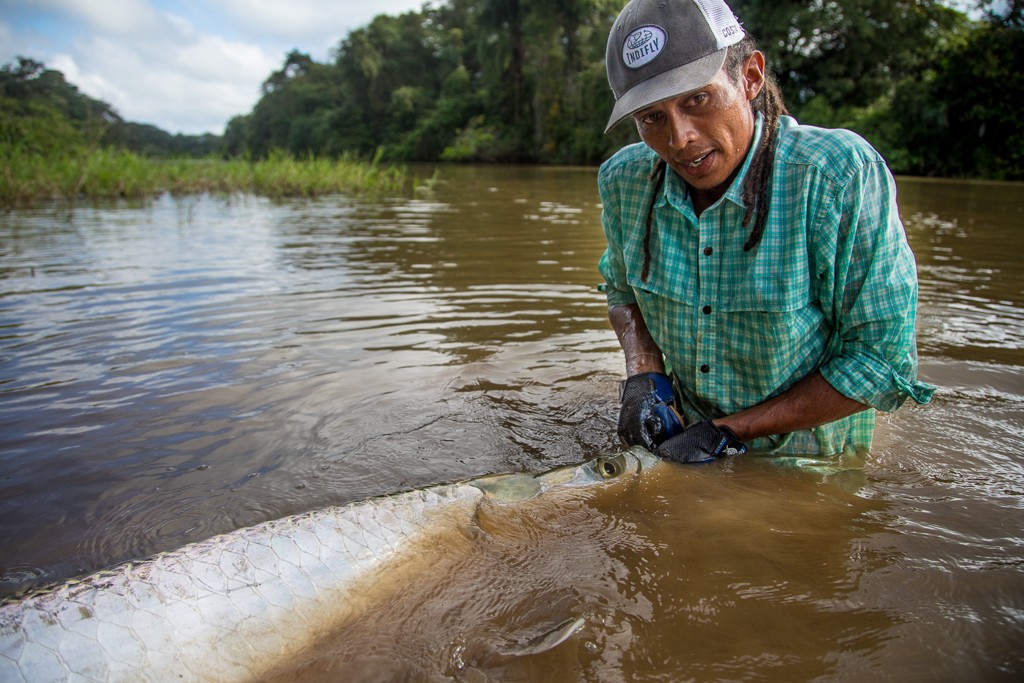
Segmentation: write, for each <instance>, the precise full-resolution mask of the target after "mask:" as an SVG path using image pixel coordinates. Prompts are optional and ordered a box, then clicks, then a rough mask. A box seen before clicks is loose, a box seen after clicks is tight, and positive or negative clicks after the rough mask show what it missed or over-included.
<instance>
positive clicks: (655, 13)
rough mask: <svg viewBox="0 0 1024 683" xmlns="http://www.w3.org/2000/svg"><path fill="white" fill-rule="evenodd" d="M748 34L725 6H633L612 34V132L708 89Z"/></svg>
mask: <svg viewBox="0 0 1024 683" xmlns="http://www.w3.org/2000/svg"><path fill="white" fill-rule="evenodd" d="M741 40H743V28H742V27H740V23H739V21H738V20H737V19H736V16H735V15H734V14H733V13H732V10H731V9H729V6H728V5H726V4H725V2H724V0H630V3H629V4H628V5H626V6H625V7H624V8H623V9H622V11H621V12H619V16H618V18H616V20H615V23H614V24H613V25H612V30H611V33H609V34H608V47H607V50H606V52H605V65H606V68H607V70H608V84H609V85H610V86H611V88H612V93H613V94H614V95H615V107H614V108H613V109H612V115H611V118H609V119H608V126H607V127H606V128H605V129H604V132H605V133H607V132H608V131H609V130H611V128H612V126H614V125H615V124H616V123H618V122H619V121H621V120H622V119H624V118H626V117H627V116H631V115H632V114H635V113H636V112H638V111H640V110H641V109H643V108H645V107H649V106H650V105H652V104H654V103H655V102H660V101H661V100H666V99H668V98H670V97H675V96H677V95H680V94H682V93H684V92H688V91H690V90H695V89H697V88H699V87H701V86H703V85H707V84H708V83H710V82H711V81H712V79H714V77H715V74H717V73H718V72H719V70H720V69H721V68H722V65H723V64H725V54H726V52H727V48H728V47H729V46H730V45H735V44H736V43H738V42H740V41H741Z"/></svg>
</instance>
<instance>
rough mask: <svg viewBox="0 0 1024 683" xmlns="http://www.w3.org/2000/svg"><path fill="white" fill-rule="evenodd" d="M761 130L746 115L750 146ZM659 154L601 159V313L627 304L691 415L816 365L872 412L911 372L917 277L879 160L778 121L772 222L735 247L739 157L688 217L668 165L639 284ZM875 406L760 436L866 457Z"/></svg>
mask: <svg viewBox="0 0 1024 683" xmlns="http://www.w3.org/2000/svg"><path fill="white" fill-rule="evenodd" d="M760 135H761V118H760V115H759V116H758V121H757V125H756V128H755V133H754V145H753V146H752V147H751V149H753V148H755V147H756V145H757V142H758V140H759V139H760ZM656 160H657V156H656V155H655V153H654V152H653V151H652V150H651V149H650V148H648V147H647V146H646V145H644V144H642V143H638V144H635V145H630V146H628V147H625V148H623V149H622V150H620V151H619V152H618V153H616V154H615V156H613V157H612V158H611V159H609V160H608V161H607V162H605V163H604V164H603V165H602V166H601V170H600V174H599V180H598V183H599V188H600V192H601V200H602V202H603V206H604V209H603V212H602V217H601V222H602V226H603V228H604V232H605V237H606V238H607V240H608V249H607V251H606V252H605V254H604V256H603V257H602V258H601V262H600V270H601V274H602V275H603V276H604V279H605V285H604V286H603V289H604V291H605V292H606V293H607V295H608V305H609V307H614V306H620V305H625V304H634V303H635V304H637V305H639V307H640V310H641V312H642V313H643V316H644V320H645V321H646V322H647V326H648V328H649V329H650V331H651V334H652V335H653V337H654V340H655V341H656V342H657V343H658V346H659V347H660V348H661V350H662V352H663V353H664V355H665V362H666V365H667V367H668V368H669V372H670V373H671V374H672V375H673V377H674V379H675V382H676V385H677V392H678V395H679V396H680V402H681V404H682V405H681V407H682V410H683V412H684V415H685V418H686V421H687V423H692V422H695V421H698V420H701V419H705V418H711V419H713V418H717V417H722V416H725V415H729V414H732V413H735V412H738V411H740V410H742V409H744V408H747V407H750V406H752V405H756V404H758V403H761V402H762V401H764V400H766V399H768V398H771V397H772V396H775V395H777V394H780V393H782V392H783V391H785V390H786V389H788V388H790V387H791V386H793V385H794V384H795V383H796V382H798V381H799V380H800V379H802V378H804V377H806V376H807V375H809V374H811V373H813V372H814V371H816V370H820V371H821V373H822V375H823V376H824V377H825V379H826V380H827V381H828V382H829V383H830V384H831V385H832V386H833V387H835V388H836V389H837V390H838V391H839V392H840V393H842V394H844V395H846V396H848V397H850V398H852V399H854V400H857V401H860V402H861V403H864V404H867V405H869V406H872V407H873V408H877V409H879V410H883V411H891V410H894V409H896V408H897V407H899V406H900V405H901V404H902V403H903V402H904V401H905V400H906V399H907V398H908V397H910V398H913V399H914V400H915V401H917V402H919V403H926V402H928V401H929V400H930V398H931V394H932V392H934V388H933V387H930V386H928V385H927V384H923V383H920V382H918V381H917V379H916V378H917V345H916V338H915V334H914V321H915V318H916V314H917V271H916V264H915V262H914V255H913V253H912V252H911V250H910V246H909V245H908V244H907V239H906V234H905V233H904V230H903V225H902V223H901V222H900V219H899V214H898V212H897V207H896V186H895V183H894V181H893V178H892V175H891V174H890V173H889V170H888V168H887V167H886V165H885V161H884V160H883V159H882V158H881V157H880V156H879V155H878V153H877V152H876V151H875V150H874V149H872V148H871V147H870V146H869V145H868V144H867V143H866V142H865V141H864V140H863V139H862V138H860V137H859V136H857V135H856V134H854V133H851V132H849V131H845V130H824V129H821V128H814V127H811V126H801V125H799V124H798V123H797V122H796V120H794V119H792V118H790V117H788V116H787V117H782V118H781V119H780V123H779V138H778V147H777V151H776V158H775V169H774V172H773V176H772V185H771V204H770V210H769V213H768V221H767V225H766V226H765V231H764V235H763V237H762V238H761V241H760V243H759V244H758V245H757V246H756V247H754V248H753V249H752V250H750V251H748V252H744V251H743V243H744V241H745V240H746V239H747V237H748V236H749V233H750V227H743V225H742V222H743V213H744V208H743V201H742V199H741V196H740V193H741V188H742V184H743V178H744V176H745V175H746V172H747V166H748V165H749V163H750V155H748V158H747V160H746V162H745V163H744V166H743V168H742V169H741V170H740V173H739V175H738V176H737V178H736V180H735V181H734V182H733V184H732V186H731V187H730V188H729V190H728V191H727V192H726V193H725V195H724V196H722V198H721V199H719V201H718V202H716V203H715V204H714V205H712V206H711V207H709V208H708V209H707V210H706V211H704V213H703V214H701V216H700V218H698V217H697V216H696V214H695V213H694V210H693V206H692V204H691V203H690V199H689V196H688V192H687V186H686V183H685V182H683V180H682V179H681V178H679V176H678V175H676V174H675V173H674V172H672V170H671V169H669V170H668V171H667V173H666V176H665V183H664V186H663V189H662V191H661V192H659V193H658V195H657V196H656V197H654V214H653V228H652V234H651V239H650V253H651V261H650V271H649V273H648V277H647V281H646V282H644V281H642V280H641V273H642V271H643V264H644V245H643V241H644V231H645V230H644V227H645V223H646V219H647V212H648V206H649V203H650V201H651V194H652V191H653V187H654V183H653V181H651V180H650V175H651V171H652V169H653V167H654V163H655V161H656ZM874 421H875V411H874V410H867V411H864V412H862V413H858V414H857V415H853V416H851V417H848V418H845V419H842V420H838V421H836V422H832V423H829V424H826V425H823V426H821V427H817V428H815V429H812V430H808V431H805V432H796V433H793V434H785V435H776V436H774V437H768V438H763V439H757V440H755V441H754V442H752V443H751V444H749V445H750V446H751V447H752V448H754V449H758V450H765V451H771V452H775V453H788V454H796V453H800V454H823V455H827V454H834V453H840V452H851V451H865V450H867V449H868V448H869V447H870V445H871V437H872V433H873V431H874Z"/></svg>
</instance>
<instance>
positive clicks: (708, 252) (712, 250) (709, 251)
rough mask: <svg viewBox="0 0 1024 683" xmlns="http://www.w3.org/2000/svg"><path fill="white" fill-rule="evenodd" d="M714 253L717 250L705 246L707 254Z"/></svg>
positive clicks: (705, 253)
mask: <svg viewBox="0 0 1024 683" xmlns="http://www.w3.org/2000/svg"><path fill="white" fill-rule="evenodd" d="M714 253H715V250H714V249H712V248H711V247H704V255H705V256H711V255H712V254H714Z"/></svg>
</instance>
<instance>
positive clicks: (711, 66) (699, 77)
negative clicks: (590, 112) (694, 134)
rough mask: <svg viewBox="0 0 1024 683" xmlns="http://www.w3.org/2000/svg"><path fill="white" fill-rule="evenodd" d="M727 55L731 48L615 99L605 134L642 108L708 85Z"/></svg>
mask: <svg viewBox="0 0 1024 683" xmlns="http://www.w3.org/2000/svg"><path fill="white" fill-rule="evenodd" d="M727 52H729V48H722V49H721V50H719V51H718V52H712V53H711V54H709V55H708V56H706V57H701V58H700V59H698V60H697V61H695V62H690V63H689V64H684V65H683V66H678V67H676V68H675V69H672V70H670V71H665V72H663V73H660V74H658V75H657V76H652V77H651V78H648V79H647V80H646V81H643V82H642V83H637V84H636V85H634V86H633V87H632V88H630V89H629V90H627V91H626V92H625V93H623V94H622V97H620V98H619V99H617V100H615V107H614V108H613V109H612V115H611V117H610V118H609V119H608V125H607V126H606V127H605V129H604V132H605V133H607V132H608V131H610V130H611V129H612V127H613V126H615V124H617V123H618V122H620V121H622V120H623V119H625V118H628V117H629V116H632V115H633V114H635V113H637V112H638V111H640V110H641V109H646V108H647V107H649V106H651V105H652V104H655V103H657V102H661V101H662V100H667V99H670V98H673V97H678V96H679V95H682V94H683V93H687V92H690V91H691V90H697V89H698V88H701V87H703V86H705V85H707V84H708V83H710V82H711V81H712V80H714V78H715V75H716V74H717V73H718V72H719V71H721V69H722V65H723V64H725V55H726V53H727Z"/></svg>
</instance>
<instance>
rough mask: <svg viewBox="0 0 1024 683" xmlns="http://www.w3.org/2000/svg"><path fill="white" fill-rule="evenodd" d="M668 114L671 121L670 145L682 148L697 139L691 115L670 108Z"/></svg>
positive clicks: (674, 147)
mask: <svg viewBox="0 0 1024 683" xmlns="http://www.w3.org/2000/svg"><path fill="white" fill-rule="evenodd" d="M666 116H668V122H669V136H668V144H669V146H670V147H672V148H673V149H682V148H683V147H686V145H688V144H689V143H691V142H693V141H694V140H696V139H697V131H696V128H695V127H694V125H693V121H692V120H691V119H690V117H689V116H687V115H686V114H684V113H683V112H681V111H679V110H678V109H671V110H669V112H668V113H667V114H666Z"/></svg>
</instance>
